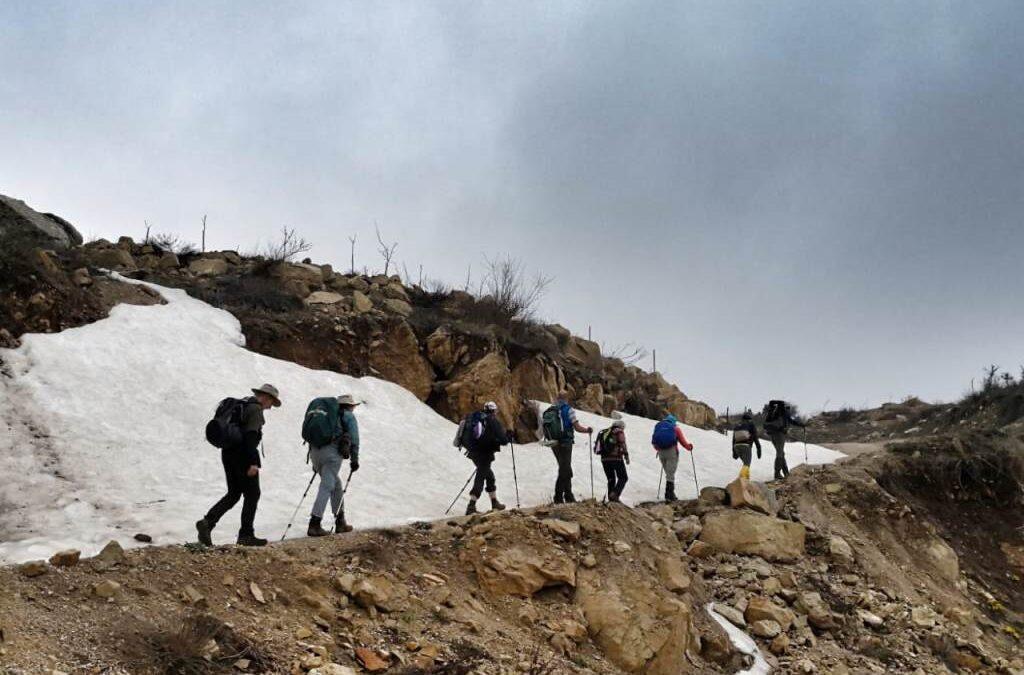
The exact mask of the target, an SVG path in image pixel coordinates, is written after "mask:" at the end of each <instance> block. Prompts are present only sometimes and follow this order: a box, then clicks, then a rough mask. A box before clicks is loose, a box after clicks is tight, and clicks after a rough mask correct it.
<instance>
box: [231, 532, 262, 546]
mask: <svg viewBox="0 0 1024 675" xmlns="http://www.w3.org/2000/svg"><path fill="white" fill-rule="evenodd" d="M237 543H238V545H239V546H266V545H267V540H266V539H260V538H259V537H257V536H256V535H254V534H240V535H238V542H237Z"/></svg>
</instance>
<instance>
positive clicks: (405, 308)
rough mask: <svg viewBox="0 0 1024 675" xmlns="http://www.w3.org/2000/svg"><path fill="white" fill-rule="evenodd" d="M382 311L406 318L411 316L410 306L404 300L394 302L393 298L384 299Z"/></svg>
mask: <svg viewBox="0 0 1024 675" xmlns="http://www.w3.org/2000/svg"><path fill="white" fill-rule="evenodd" d="M384 309H386V310H387V311H389V312H392V313H394V314H398V315H399V316H402V317H408V316H409V315H411V314H412V305H410V304H409V303H408V302H406V301H405V300H396V299H395V298H386V299H385V300H384Z"/></svg>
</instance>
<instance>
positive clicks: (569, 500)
mask: <svg viewBox="0 0 1024 675" xmlns="http://www.w3.org/2000/svg"><path fill="white" fill-rule="evenodd" d="M565 503H566V504H575V503H576V495H574V494H573V493H571V492H566V493H565Z"/></svg>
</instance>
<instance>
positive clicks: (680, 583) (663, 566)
mask: <svg viewBox="0 0 1024 675" xmlns="http://www.w3.org/2000/svg"><path fill="white" fill-rule="evenodd" d="M658 578H659V579H661V583H662V584H664V585H665V588H667V589H668V590H670V591H672V592H673V593H685V592H686V591H687V590H689V588H690V575H689V574H688V573H687V571H686V568H685V567H683V562H682V561H681V560H680V559H679V556H678V555H663V556H661V557H660V558H658Z"/></svg>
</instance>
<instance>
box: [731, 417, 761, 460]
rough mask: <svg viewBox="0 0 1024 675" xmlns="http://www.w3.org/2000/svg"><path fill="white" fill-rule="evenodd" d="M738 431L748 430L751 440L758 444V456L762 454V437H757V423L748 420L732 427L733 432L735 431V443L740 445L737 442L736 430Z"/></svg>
mask: <svg viewBox="0 0 1024 675" xmlns="http://www.w3.org/2000/svg"><path fill="white" fill-rule="evenodd" d="M737 431H746V432H747V433H749V434H750V442H751V443H753V444H754V445H756V446H757V454H758V456H760V455H761V439H760V438H758V437H757V425H756V424H754V423H753V421H751V420H747V421H745V422H740V423H739V424H737V425H736V426H734V427H733V428H732V432H733V445H739V444H738V443H737V442H736V432H737Z"/></svg>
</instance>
